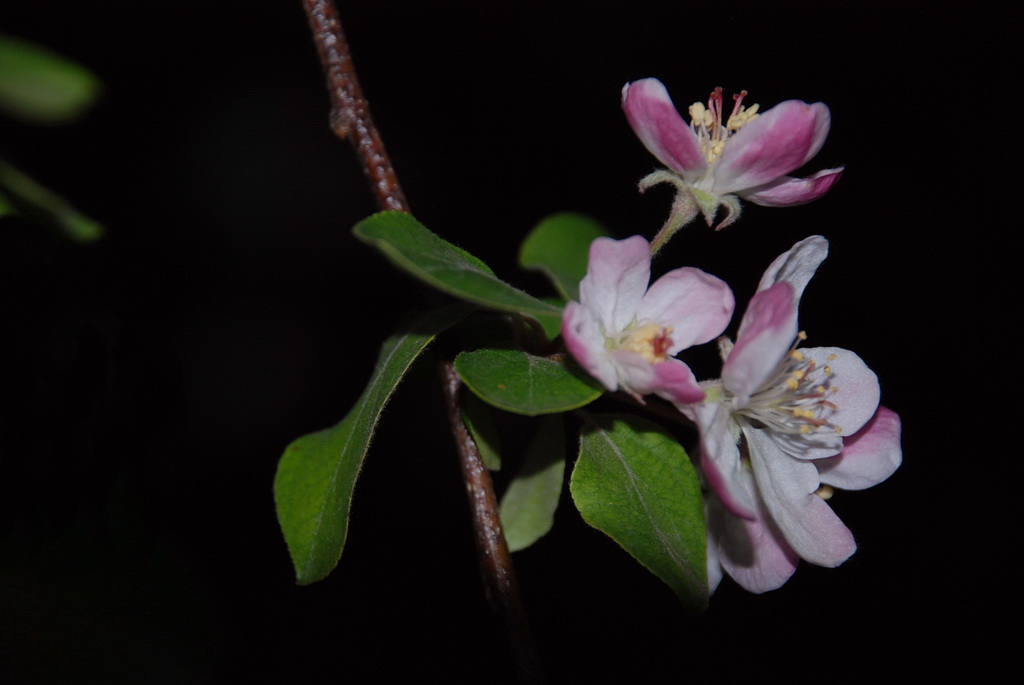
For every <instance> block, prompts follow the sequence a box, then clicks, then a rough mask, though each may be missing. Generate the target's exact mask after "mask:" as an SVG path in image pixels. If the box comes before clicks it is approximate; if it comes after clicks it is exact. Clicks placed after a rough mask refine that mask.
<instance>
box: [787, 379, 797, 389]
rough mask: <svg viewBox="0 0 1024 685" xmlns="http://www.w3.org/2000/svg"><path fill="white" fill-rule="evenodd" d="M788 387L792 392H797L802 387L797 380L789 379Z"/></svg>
mask: <svg viewBox="0 0 1024 685" xmlns="http://www.w3.org/2000/svg"><path fill="white" fill-rule="evenodd" d="M786 387H788V388H789V389H790V390H796V389H797V388H799V387H800V383H799V381H797V379H795V378H789V379H787V380H786Z"/></svg>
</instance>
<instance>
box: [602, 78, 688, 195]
mask: <svg viewBox="0 0 1024 685" xmlns="http://www.w3.org/2000/svg"><path fill="white" fill-rule="evenodd" d="M622 109H623V110H624V111H625V113H626V119H627V120H628V121H629V125H630V126H632V127H633V132H634V133H636V135H637V137H638V138H639V139H640V142H642V143H643V144H644V147H646V148H647V149H648V150H649V151H650V152H651V154H653V155H654V156H655V157H657V158H658V161H660V162H661V163H662V164H664V165H665V166H667V167H668V168H669V169H671V170H672V171H675V172H677V173H679V174H682V175H683V177H684V178H686V180H688V181H693V180H695V179H696V178H698V177H699V176H700V175H701V174H702V173H704V170H705V169H707V162H706V161H705V160H704V155H702V154H701V152H700V143H699V142H698V141H697V136H696V134H694V132H693V131H692V130H691V129H690V126H689V124H687V123H686V122H685V121H684V120H683V118H682V117H681V116H680V115H679V112H678V111H677V110H676V108H675V105H673V104H672V99H671V98H670V97H669V95H668V91H667V90H666V89H665V86H664V85H663V84H662V83H661V81H659V80H658V79H655V78H646V79H641V80H639V81H634V82H632V83H627V84H626V85H625V86H623V88H622Z"/></svg>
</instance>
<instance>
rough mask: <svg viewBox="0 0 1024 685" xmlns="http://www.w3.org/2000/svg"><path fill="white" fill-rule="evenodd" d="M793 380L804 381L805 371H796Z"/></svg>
mask: <svg viewBox="0 0 1024 685" xmlns="http://www.w3.org/2000/svg"><path fill="white" fill-rule="evenodd" d="M793 378H795V379H797V380H798V381H802V380H803V379H804V371H803V369H797V370H796V371H794V372H793Z"/></svg>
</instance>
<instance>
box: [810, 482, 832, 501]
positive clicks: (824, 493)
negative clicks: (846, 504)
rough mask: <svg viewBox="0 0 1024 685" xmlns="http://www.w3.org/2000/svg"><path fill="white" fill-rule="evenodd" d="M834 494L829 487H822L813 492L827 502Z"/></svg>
mask: <svg viewBox="0 0 1024 685" xmlns="http://www.w3.org/2000/svg"><path fill="white" fill-rule="evenodd" d="M835 492H836V491H835V490H833V489H832V486H831V485H822V486H821V487H820V488H818V489H817V490H815V491H814V494H815V495H817V496H818V497H820V498H822V499H823V500H825V501H826V502H827V501H828V500H829V499H831V498H832V495H834V494H835Z"/></svg>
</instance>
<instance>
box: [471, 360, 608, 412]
mask: <svg viewBox="0 0 1024 685" xmlns="http://www.w3.org/2000/svg"><path fill="white" fill-rule="evenodd" d="M455 370H456V371H458V372H459V375H460V376H461V377H462V381H463V382H464V383H465V384H466V386H467V387H468V388H469V389H470V390H472V391H473V392H474V393H476V395H477V396H478V397H480V399H482V400H483V401H484V402H487V403H488V404H491V405H494V406H495V407H498V408H499V409H504V410H505V411H510V412H515V413H516V414H526V415H527V416H536V415H538V414H553V413H556V412H563V411H569V410H571V409H576V408H578V407H582V406H583V405H585V404H589V403H591V402H593V401H594V400H596V399H597V398H598V397H600V396H601V395H602V394H603V393H604V386H602V385H601V384H600V383H598V382H597V381H596V380H594V379H593V378H591V377H590V376H588V375H586V374H584V373H583V372H582V371H580V370H579V369H578V368H577V367H576V366H575V365H572V366H569V365H567V364H565V363H564V362H563V361H556V360H554V359H549V358H547V357H535V356H533V355H531V354H527V353H526V352H523V351H521V350H490V349H483V350H474V351H473V352H463V353H462V354H460V355H459V356H458V357H456V358H455Z"/></svg>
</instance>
